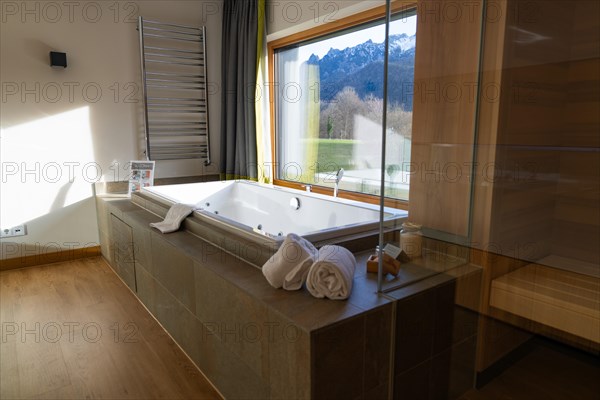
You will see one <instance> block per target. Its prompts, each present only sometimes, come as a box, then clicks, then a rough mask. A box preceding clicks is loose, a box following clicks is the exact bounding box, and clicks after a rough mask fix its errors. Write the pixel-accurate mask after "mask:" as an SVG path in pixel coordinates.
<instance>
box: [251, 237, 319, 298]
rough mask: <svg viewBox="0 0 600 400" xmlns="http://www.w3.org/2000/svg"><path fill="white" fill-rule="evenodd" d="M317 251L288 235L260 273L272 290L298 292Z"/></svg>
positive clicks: (309, 243) (306, 241) (300, 239)
mask: <svg viewBox="0 0 600 400" xmlns="http://www.w3.org/2000/svg"><path fill="white" fill-rule="evenodd" d="M316 258H317V249H316V248H315V246H313V245H312V243H311V242H309V241H308V240H306V239H304V238H302V237H300V236H298V235H296V234H293V233H290V234H289V235H287V237H286V238H285V240H284V241H283V243H282V244H281V247H280V248H279V250H277V252H276V253H275V254H274V255H273V257H271V258H270V259H269V260H268V261H267V262H266V263H265V265H263V267H262V272H263V275H264V276H265V278H267V281H269V284H271V286H273V287H274V288H278V289H279V288H280V287H283V288H284V289H285V290H298V289H300V288H301V287H302V284H303V283H304V281H305V280H306V275H307V274H308V270H309V268H310V266H311V265H312V263H313V262H314V261H315V259H316Z"/></svg>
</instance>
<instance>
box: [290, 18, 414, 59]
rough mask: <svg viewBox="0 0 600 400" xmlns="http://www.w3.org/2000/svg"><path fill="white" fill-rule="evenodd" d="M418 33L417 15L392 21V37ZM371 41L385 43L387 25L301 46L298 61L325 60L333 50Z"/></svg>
mask: <svg viewBox="0 0 600 400" xmlns="http://www.w3.org/2000/svg"><path fill="white" fill-rule="evenodd" d="M416 32H417V17H416V15H415V16H411V17H408V18H402V19H399V20H396V21H392V22H391V24H390V35H400V34H402V33H406V34H407V35H409V36H412V35H414V34H415V33H416ZM369 39H371V40H372V41H373V43H383V42H384V40H385V25H384V24H382V25H378V26H374V27H372V28H369V29H366V30H361V31H357V32H352V33H348V34H345V35H342V36H338V37H334V38H331V39H328V40H325V41H322V42H317V43H312V44H309V45H305V46H301V47H300V48H299V49H298V60H299V61H302V62H303V61H307V60H308V59H309V58H310V56H311V55H312V54H315V55H317V56H319V58H323V56H325V55H326V54H327V53H328V52H329V50H330V49H331V48H334V49H339V50H343V49H346V48H348V47H354V46H356V45H358V44H361V43H364V42H366V41H368V40H369Z"/></svg>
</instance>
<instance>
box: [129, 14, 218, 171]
mask: <svg viewBox="0 0 600 400" xmlns="http://www.w3.org/2000/svg"><path fill="white" fill-rule="evenodd" d="M138 31H139V39H140V62H141V68H142V97H143V104H144V134H145V142H146V157H147V158H148V160H188V159H201V160H204V163H205V164H206V165H208V164H210V139H209V134H208V96H207V83H206V43H205V38H206V30H205V28H204V27H192V26H185V25H176V24H171V23H164V22H159V21H152V20H148V19H144V18H143V17H139V21H138Z"/></svg>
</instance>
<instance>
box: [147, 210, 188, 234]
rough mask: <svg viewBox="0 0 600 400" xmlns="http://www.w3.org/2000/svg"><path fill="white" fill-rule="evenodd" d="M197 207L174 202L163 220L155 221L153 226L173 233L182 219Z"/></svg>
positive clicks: (163, 231) (164, 231)
mask: <svg viewBox="0 0 600 400" xmlns="http://www.w3.org/2000/svg"><path fill="white" fill-rule="evenodd" d="M194 209H195V207H194V206H190V205H188V204H173V205H172V206H171V208H170V209H169V212H167V216H166V217H165V220H164V221H163V222H153V223H151V224H150V226H151V227H153V228H156V229H158V230H159V231H161V232H162V233H171V232H175V231H176V230H178V229H179V226H180V225H181V221H183V220H184V219H185V218H186V217H187V216H188V215H190V214H191V213H192V212H193V211H194Z"/></svg>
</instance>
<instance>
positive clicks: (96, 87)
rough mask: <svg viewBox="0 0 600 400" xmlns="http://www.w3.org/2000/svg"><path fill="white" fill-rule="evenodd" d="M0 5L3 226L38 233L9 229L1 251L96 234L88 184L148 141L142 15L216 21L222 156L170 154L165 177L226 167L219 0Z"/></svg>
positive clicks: (109, 175)
mask: <svg viewBox="0 0 600 400" xmlns="http://www.w3.org/2000/svg"><path fill="white" fill-rule="evenodd" d="M0 6H1V16H0V18H1V19H0V48H1V50H0V81H1V83H2V98H1V99H0V100H1V103H0V106H1V109H0V127H1V139H0V151H1V159H0V162H1V165H2V176H1V181H0V185H1V186H0V196H1V200H0V211H1V214H0V226H1V227H2V228H7V227H11V226H14V225H16V224H21V223H27V225H28V233H29V234H28V235H27V236H25V237H23V238H15V239H13V238H11V239H2V248H3V251H2V254H1V255H0V258H12V257H17V256H21V255H32V254H36V253H40V252H47V251H55V250H56V249H57V247H61V248H72V247H83V246H86V245H88V246H89V245H90V244H95V243H97V242H98V236H97V226H96V213H95V206H94V202H93V199H92V197H91V195H92V192H91V184H92V183H93V182H95V181H98V180H103V181H114V180H123V179H125V178H126V175H125V173H124V171H123V170H122V169H121V168H122V167H123V166H124V165H125V164H126V163H127V162H128V161H129V160H132V159H137V158H139V157H141V152H142V149H141V146H140V143H141V142H140V138H141V129H142V125H141V120H140V112H139V110H140V108H139V102H138V103H136V101H137V100H139V99H140V93H139V91H137V89H138V88H139V75H140V73H139V49H138V39H137V31H136V23H135V21H136V19H137V16H138V15H143V16H144V17H148V18H154V19H159V20H163V21H173V22H176V23H180V24H189V25H206V27H207V53H208V54H207V57H208V66H207V67H208V80H209V83H210V84H211V85H210V87H211V88H214V91H213V93H212V94H211V95H210V97H209V106H210V116H209V118H210V132H211V141H212V143H211V144H212V146H211V152H212V161H213V164H212V166H210V167H204V166H203V165H202V163H201V162H199V161H195V162H162V163H159V164H158V165H157V177H173V176H191V175H200V174H211V173H217V172H218V164H219V159H218V158H219V148H218V145H219V140H218V138H219V131H220V118H221V115H220V92H219V90H218V87H219V85H220V79H221V73H220V64H221V20H222V1H220V0H219V1H213V0H211V1H205V0H196V1H190V0H183V1H176V0H172V1H166V0H165V1H110V2H109V1H95V2H90V1H83V2H79V1H77V2H70V3H69V2H51V1H25V2H22V1H14V2H13V1H5V0H2V1H0ZM51 50H55V51H62V52H66V53H67V57H68V68H66V69H53V68H50V66H49V57H48V53H49V51H51ZM117 88H118V89H117ZM100 92H101V93H100ZM131 93H134V96H133V100H134V102H132V103H130V102H128V100H129V98H128V95H129V94H131ZM9 241H10V242H9ZM10 243H16V244H18V247H15V245H13V244H10Z"/></svg>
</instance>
